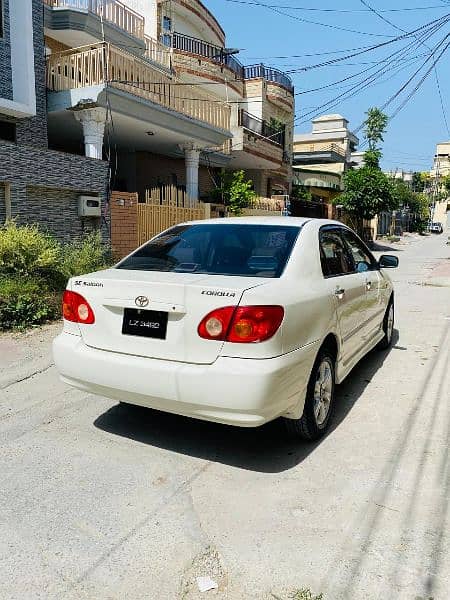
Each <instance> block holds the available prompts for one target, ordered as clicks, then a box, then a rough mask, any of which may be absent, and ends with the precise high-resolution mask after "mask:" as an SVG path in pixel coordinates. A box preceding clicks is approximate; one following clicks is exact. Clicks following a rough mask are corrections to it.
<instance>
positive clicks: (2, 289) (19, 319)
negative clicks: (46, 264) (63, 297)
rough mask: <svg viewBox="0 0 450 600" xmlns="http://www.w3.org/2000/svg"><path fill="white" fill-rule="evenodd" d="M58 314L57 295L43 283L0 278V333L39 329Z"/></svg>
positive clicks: (58, 300)
mask: <svg viewBox="0 0 450 600" xmlns="http://www.w3.org/2000/svg"><path fill="white" fill-rule="evenodd" d="M59 314H60V294H57V293H55V292H54V291H53V290H50V289H49V288H48V284H47V282H46V281H45V280H44V279H38V278H36V277H33V278H28V279H25V278H24V277H19V276H17V275H16V276H8V277H5V276H2V277H0V330H5V329H12V328H25V327H27V326H30V325H40V324H41V323H44V322H45V321H48V320H50V319H56V318H57V317H58V316H59Z"/></svg>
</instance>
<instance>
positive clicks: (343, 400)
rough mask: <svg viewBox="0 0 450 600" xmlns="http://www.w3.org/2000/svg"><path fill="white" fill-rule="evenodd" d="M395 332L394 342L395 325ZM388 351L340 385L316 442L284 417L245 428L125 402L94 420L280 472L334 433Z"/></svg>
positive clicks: (117, 430)
mask: <svg viewBox="0 0 450 600" xmlns="http://www.w3.org/2000/svg"><path fill="white" fill-rule="evenodd" d="M394 334H395V337H394V340H393V341H394V344H396V343H397V341H398V333H397V331H395V332H394ZM399 349H400V348H399ZM388 354H389V351H378V350H372V351H371V352H370V353H369V354H368V355H367V356H366V357H365V358H364V359H363V360H362V361H361V362H360V363H359V364H358V365H357V366H356V367H355V368H354V370H353V371H352V373H351V374H350V375H349V377H348V378H347V379H346V380H345V381H344V383H343V384H341V385H339V386H337V387H336V403H335V412H334V415H333V424H332V426H331V427H330V430H329V432H328V433H327V435H326V436H325V437H324V438H322V439H321V440H319V441H317V442H312V443H311V442H305V441H302V440H298V439H293V438H292V437H290V436H289V435H288V434H287V432H286V430H285V428H284V423H283V421H282V419H277V420H276V421H273V422H271V423H268V424H266V425H263V426H262V427H258V428H241V427H232V426H228V425H220V424H217V423H210V422H206V421H200V420H197V419H191V418H188V417H181V416H178V415H173V414H169V413H164V412H160V411H156V410H152V409H148V408H142V407H139V406H131V405H127V404H117V405H115V406H113V407H111V408H110V409H109V410H107V411H106V412H105V413H103V414H101V415H100V416H99V417H98V418H97V419H96V420H95V422H94V425H95V427H97V428H99V429H101V430H102V431H105V432H108V433H111V434H113V435H118V436H122V437H125V438H129V439H132V440H135V441H136V442H140V443H142V444H146V445H149V446H155V447H157V448H162V449H165V450H170V451H171V452H177V453H178V454H185V455H188V456H193V457H196V458H200V459H204V460H209V461H213V462H218V463H223V464H227V465H231V466H234V467H238V468H241V469H246V470H251V471H257V472H263V473H279V472H282V471H286V470H288V469H291V468H293V467H295V466H296V465H298V464H299V463H301V462H302V461H303V460H305V459H306V458H308V456H309V455H310V454H311V453H312V452H314V450H315V449H316V448H317V447H318V446H319V445H320V444H321V443H322V442H323V440H324V439H326V438H327V437H328V436H332V435H333V431H334V430H335V429H336V428H337V427H339V425H340V424H341V423H342V421H343V420H344V419H345V418H346V417H347V415H348V413H349V412H350V411H351V410H352V408H353V406H354V405H355V403H356V402H357V401H358V399H359V398H360V396H361V395H362V393H363V392H364V390H365V389H366V387H367V385H368V384H369V383H370V381H371V379H372V377H373V375H374V374H375V373H376V371H377V370H378V369H379V368H380V367H381V365H382V364H383V362H384V360H385V359H386V357H387V356H388Z"/></svg>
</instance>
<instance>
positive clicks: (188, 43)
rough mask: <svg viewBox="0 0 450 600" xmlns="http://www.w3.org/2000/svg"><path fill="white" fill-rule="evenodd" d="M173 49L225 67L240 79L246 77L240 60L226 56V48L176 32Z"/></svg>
mask: <svg viewBox="0 0 450 600" xmlns="http://www.w3.org/2000/svg"><path fill="white" fill-rule="evenodd" d="M172 47H173V49H174V50H178V51H181V52H188V53H189V54H195V55H196V56H203V57H204V58H207V59H209V60H212V61H214V62H216V63H218V64H220V65H224V66H225V67H228V68H229V69H230V70H231V71H233V73H234V74H235V75H236V78H238V79H242V78H243V77H244V67H243V66H242V64H241V63H240V62H239V60H238V59H237V58H236V57H235V56H230V55H226V54H225V53H224V48H221V47H220V46H215V45H214V44H210V43H208V42H205V41H203V40H200V39H198V38H194V37H190V36H189V35H184V34H183V33H177V32H175V33H174V34H173V36H172Z"/></svg>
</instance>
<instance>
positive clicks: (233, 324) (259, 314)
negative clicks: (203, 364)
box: [198, 305, 284, 343]
mask: <svg viewBox="0 0 450 600" xmlns="http://www.w3.org/2000/svg"><path fill="white" fill-rule="evenodd" d="M283 317H284V309H283V307H282V306H265V305H262V306H225V307H223V308H217V309H215V310H213V311H211V312H210V313H209V314H207V315H206V317H204V319H202V321H201V323H200V325H199V326H198V334H199V335H200V337H202V338H205V339H207V340H219V341H227V342H233V343H256V342H264V341H265V340H268V339H270V338H271V337H272V336H273V335H274V334H275V333H276V332H277V330H278V328H279V327H280V325H281V322H282V320H283Z"/></svg>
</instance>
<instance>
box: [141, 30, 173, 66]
mask: <svg viewBox="0 0 450 600" xmlns="http://www.w3.org/2000/svg"><path fill="white" fill-rule="evenodd" d="M144 56H145V58H148V60H151V61H153V62H155V63H158V64H160V65H162V66H163V67H165V68H166V69H171V68H172V53H171V51H170V49H169V48H167V46H164V44H161V43H160V42H157V41H156V40H154V39H153V38H151V37H149V36H148V35H146V36H145V54H144Z"/></svg>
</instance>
